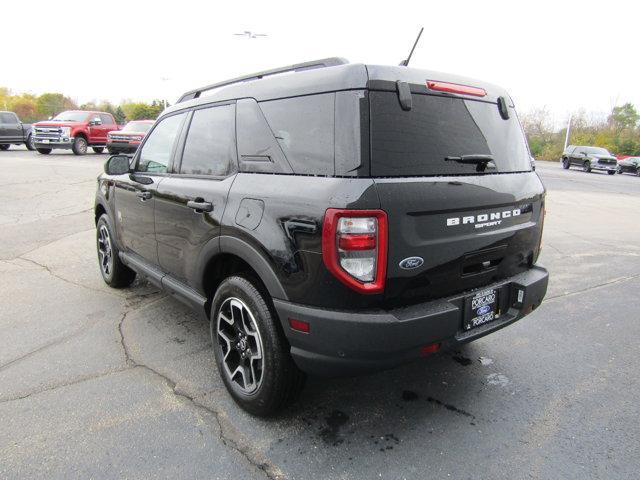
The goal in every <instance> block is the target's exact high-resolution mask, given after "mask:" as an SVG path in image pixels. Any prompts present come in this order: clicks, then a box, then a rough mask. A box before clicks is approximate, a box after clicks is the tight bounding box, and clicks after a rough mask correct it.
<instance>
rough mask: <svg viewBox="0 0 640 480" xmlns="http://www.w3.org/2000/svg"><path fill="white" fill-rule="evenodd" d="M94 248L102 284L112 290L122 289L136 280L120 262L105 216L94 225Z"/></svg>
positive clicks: (111, 229) (111, 230) (131, 271)
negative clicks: (96, 253) (96, 252)
mask: <svg viewBox="0 0 640 480" xmlns="http://www.w3.org/2000/svg"><path fill="white" fill-rule="evenodd" d="M105 235H106V237H105ZM96 248H97V251H98V268H100V274H101V275H102V279H103V280H104V282H105V283H106V284H107V285H109V286H110V287H113V288H124V287H128V286H129V285H131V284H132V283H133V281H134V280H135V278H136V272H134V271H133V270H131V269H130V268H129V267H127V266H126V265H125V264H124V263H122V261H121V260H120V256H119V255H118V253H119V250H118V247H117V245H116V244H115V241H114V237H113V228H112V227H111V220H110V219H109V217H108V216H107V215H106V214H103V215H102V216H101V217H100V218H99V219H98V223H97V224H96ZM107 254H108V258H107Z"/></svg>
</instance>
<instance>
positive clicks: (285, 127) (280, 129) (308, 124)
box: [260, 93, 335, 175]
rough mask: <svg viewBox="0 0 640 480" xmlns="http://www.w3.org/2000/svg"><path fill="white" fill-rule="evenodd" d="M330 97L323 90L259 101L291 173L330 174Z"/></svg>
mask: <svg viewBox="0 0 640 480" xmlns="http://www.w3.org/2000/svg"><path fill="white" fill-rule="evenodd" d="M334 98H335V94H333V93H326V94H321V95H309V96H306V97H295V98H286V99H282V100H270V101H267V102H262V103H260V108H261V109H262V112H263V113H264V116H265V118H266V120H267V123H268V124H269V126H270V127H271V130H272V131H273V134H274V135H275V137H276V139H277V140H278V143H279V144H280V147H281V148H282V151H283V152H284V154H285V156H286V157H287V160H288V161H289V163H290V164H291V168H292V169H293V171H294V172H295V173H304V174H312V175H333V172H334V147H333V139H334V136H333V135H334V118H333V116H334V115H333V112H334Z"/></svg>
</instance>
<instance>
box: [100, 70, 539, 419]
mask: <svg viewBox="0 0 640 480" xmlns="http://www.w3.org/2000/svg"><path fill="white" fill-rule="evenodd" d="M285 72H286V73H287V74H286V75H284V74H283V73H285ZM544 198H545V189H544V187H543V185H542V183H541V181H540V179H539V178H538V176H537V175H536V173H535V172H533V171H532V169H531V163H530V156H529V151H528V148H527V144H526V141H525V137H524V135H523V132H522V129H521V127H520V124H519V122H518V119H517V116H516V113H515V110H514V107H513V104H512V101H511V99H510V97H509V96H508V95H507V94H506V92H505V91H504V90H502V89H500V88H498V87H495V86H492V85H488V84H484V83H480V82H476V81H472V80H469V79H464V78H460V77H454V76H450V75H444V74H441V73H434V72H430V71H423V70H417V69H413V68H407V67H388V66H372V65H362V64H348V63H347V62H346V61H344V60H342V59H327V60H322V61H317V62H308V63H304V64H299V65H294V66H291V67H285V68H281V69H275V70H271V71H267V72H261V73H259V74H254V75H250V76H247V77H242V78H239V79H234V80H231V81H228V82H222V83H219V84H214V85H210V86H207V87H204V88H201V89H197V90H194V91H191V92H188V93H186V94H185V95H183V97H182V98H181V99H180V101H179V102H178V103H177V104H176V105H174V106H173V107H171V108H169V109H168V110H167V111H166V112H164V113H163V115H162V116H161V117H160V118H159V119H158V120H157V121H156V123H155V125H154V126H153V128H152V129H151V131H150V132H149V134H148V135H147V137H146V138H145V140H144V142H143V144H142V145H141V146H140V148H139V149H138V151H137V152H136V154H135V155H134V156H133V157H132V158H129V157H127V156H123V155H116V156H113V157H111V158H110V159H109V160H108V162H107V163H106V165H105V173H104V174H102V175H101V176H100V177H99V179H98V191H97V196H96V203H95V218H96V225H97V247H98V256H99V263H100V268H101V272H102V276H103V277H104V280H105V281H106V282H107V283H108V284H109V285H111V286H113V287H124V286H127V285H129V284H130V283H131V282H132V281H133V279H134V276H135V275H136V273H137V274H141V275H143V276H144V277H147V278H148V279H149V280H150V281H151V282H153V283H155V284H157V285H159V286H160V287H161V288H163V289H164V290H166V291H167V292H169V293H170V294H171V295H173V296H175V297H176V298H178V299H180V300H182V301H183V302H185V303H187V304H188V305H190V306H192V307H193V308H194V309H195V310H196V311H198V312H200V313H201V314H203V315H204V316H205V317H206V318H207V319H208V320H209V321H210V326H211V340H212V343H213V349H214V351H215V357H216V361H217V364H218V368H219V371H220V374H221V376H222V379H223V380H224V383H225V385H226V387H227V389H228V390H229V392H230V393H231V395H232V396H233V398H234V399H235V401H236V402H237V403H238V404H239V405H241V406H242V407H243V408H245V409H246V410H248V411H249V412H252V413H254V414H257V415H266V414H269V413H272V412H274V411H276V410H277V409H278V408H280V407H281V406H283V405H284V404H286V403H287V402H288V401H290V400H291V399H292V398H294V397H295V395H296V393H297V392H298V391H299V390H300V388H301V386H302V384H303V380H304V373H303V372H305V373H310V374H316V375H352V374H357V373H360V372H367V371H372V370H377V369H382V368H388V367H392V366H395V365H398V364H401V363H403V362H407V361H410V360H414V359H418V358H420V357H423V356H426V355H428V354H430V353H433V352H436V351H438V350H440V349H445V348H450V347H453V346H456V345H459V344H461V343H465V342H469V341H471V340H475V339H477V338H479V337H482V336H483V335H486V334H488V333H491V332H494V331H496V330H498V329H500V328H502V327H505V326H506V325H509V324H511V323H513V322H515V321H516V320H518V319H520V318H522V317H523V316H525V315H527V314H528V313H530V312H531V311H532V310H533V309H534V308H536V307H537V306H538V305H540V302H541V301H542V299H543V297H544V295H545V293H546V289H547V281H548V274H547V271H546V270H545V269H544V268H542V267H540V266H537V265H536V260H537V258H538V254H539V252H540V240H541V235H542V225H543V217H544Z"/></svg>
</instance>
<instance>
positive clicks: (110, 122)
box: [100, 113, 113, 125]
mask: <svg viewBox="0 0 640 480" xmlns="http://www.w3.org/2000/svg"><path fill="white" fill-rule="evenodd" d="M100 120H102V124H103V125H113V120H112V119H111V115H105V114H104V113H102V114H100Z"/></svg>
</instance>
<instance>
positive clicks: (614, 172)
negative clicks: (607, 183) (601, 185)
mask: <svg viewBox="0 0 640 480" xmlns="http://www.w3.org/2000/svg"><path fill="white" fill-rule="evenodd" d="M607 173H608V174H609V175H615V174H616V171H615V170H607Z"/></svg>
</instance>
